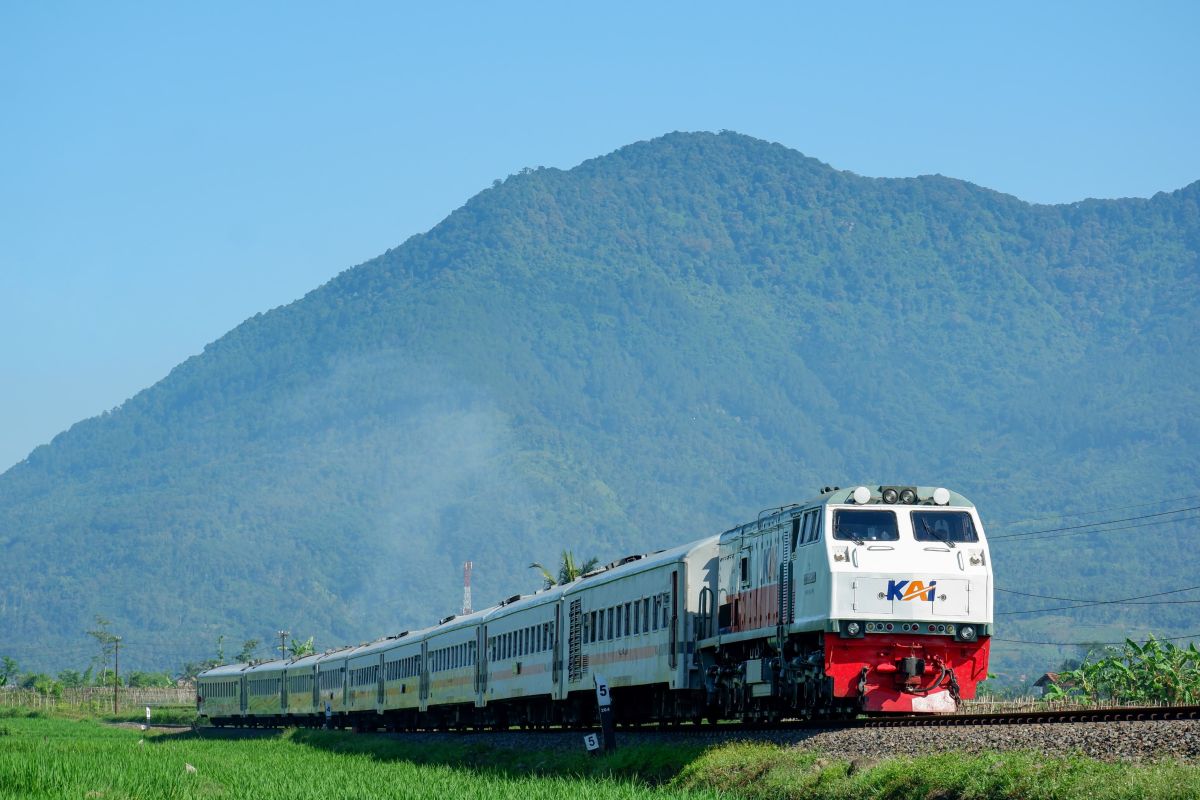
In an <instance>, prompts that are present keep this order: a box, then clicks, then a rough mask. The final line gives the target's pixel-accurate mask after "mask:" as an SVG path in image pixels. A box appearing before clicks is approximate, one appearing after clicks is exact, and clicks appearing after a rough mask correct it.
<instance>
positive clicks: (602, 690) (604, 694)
mask: <svg viewBox="0 0 1200 800" xmlns="http://www.w3.org/2000/svg"><path fill="white" fill-rule="evenodd" d="M592 680H594V681H595V682H596V704H597V705H598V706H600V707H601V708H604V707H605V706H611V705H612V695H610V694H609V693H608V683H606V682H605V680H604V678H602V677H600V676H599V675H595V674H593V675H592Z"/></svg>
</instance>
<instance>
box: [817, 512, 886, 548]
mask: <svg viewBox="0 0 1200 800" xmlns="http://www.w3.org/2000/svg"><path fill="white" fill-rule="evenodd" d="M833 538H834V539H842V540H848V541H854V542H894V541H896V540H897V539H899V538H900V532H899V531H898V530H897V529H896V513H895V512H894V511H874V510H866V509H863V510H861V511H860V510H858V509H853V510H838V511H835V512H834V513H833Z"/></svg>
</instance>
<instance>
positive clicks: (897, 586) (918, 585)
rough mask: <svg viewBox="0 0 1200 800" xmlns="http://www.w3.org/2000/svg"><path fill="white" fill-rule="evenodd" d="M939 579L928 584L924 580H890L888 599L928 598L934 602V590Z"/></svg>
mask: <svg viewBox="0 0 1200 800" xmlns="http://www.w3.org/2000/svg"><path fill="white" fill-rule="evenodd" d="M936 586H937V581H930V582H929V585H928V586H926V585H925V584H924V583H923V582H922V581H888V588H887V599H888V600H928V601H929V602H931V603H932V602H933V591H934V588H935V587H936Z"/></svg>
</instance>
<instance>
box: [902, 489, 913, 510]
mask: <svg viewBox="0 0 1200 800" xmlns="http://www.w3.org/2000/svg"><path fill="white" fill-rule="evenodd" d="M900 502H901V503H903V504H904V505H906V506H911V505H912V504H913V503H915V502H917V493H916V492H914V491H913V490H912V489H901V490H900Z"/></svg>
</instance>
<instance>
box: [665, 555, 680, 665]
mask: <svg viewBox="0 0 1200 800" xmlns="http://www.w3.org/2000/svg"><path fill="white" fill-rule="evenodd" d="M670 648H671V649H670V651H669V655H668V659H669V660H668V662H667V664H668V666H670V668H671V669H675V667H676V666H677V665H678V663H679V653H678V649H679V570H671V645H670Z"/></svg>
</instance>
